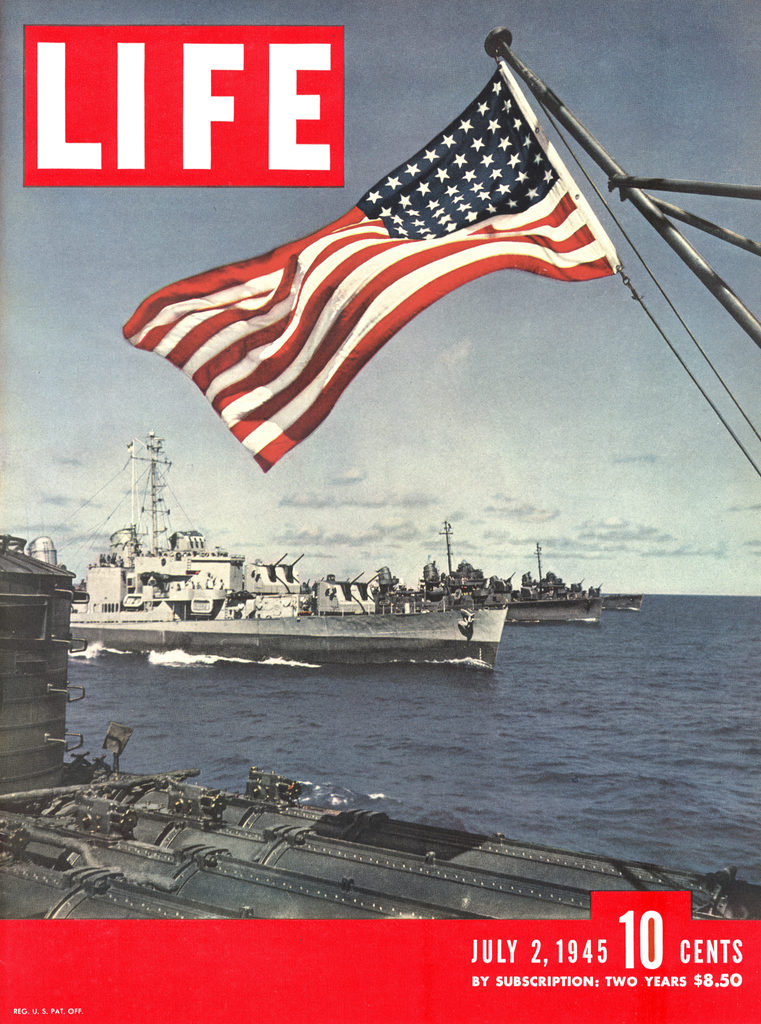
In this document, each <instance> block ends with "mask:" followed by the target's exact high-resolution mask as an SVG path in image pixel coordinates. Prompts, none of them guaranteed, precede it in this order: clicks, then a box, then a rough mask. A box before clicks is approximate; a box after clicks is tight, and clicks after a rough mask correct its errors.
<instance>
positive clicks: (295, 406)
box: [222, 240, 598, 450]
mask: <svg viewBox="0 0 761 1024" xmlns="http://www.w3.org/2000/svg"><path fill="white" fill-rule="evenodd" d="M585 249H586V250H591V252H590V253H589V255H592V256H593V258H598V253H597V250H596V248H595V246H594V245H593V244H590V245H589V246H587V247H585ZM584 253H585V250H577V251H576V254H575V256H576V257H578V256H580V255H581V256H583V255H584ZM495 255H496V256H504V255H509V256H537V255H538V256H539V258H541V259H542V260H544V261H545V262H551V263H553V264H554V265H556V266H558V267H561V268H562V267H566V266H569V265H574V266H575V265H576V263H577V262H578V260H577V259H576V258H574V260H573V261H569V260H568V259H567V258H566V254H555V253H548V251H547V250H546V249H544V248H542V247H537V246H536V245H534V244H532V243H526V242H514V243H509V242H506V241H505V240H499V241H496V242H492V243H489V242H485V243H482V244H481V245H480V246H479V247H478V248H477V249H468V250H465V251H463V252H458V253H453V254H451V255H449V256H444V257H442V258H441V259H439V260H437V261H436V262H435V263H434V264H433V265H431V264H426V265H424V266H422V267H419V268H417V269H416V270H414V271H413V272H411V273H410V274H407V275H405V276H404V277H402V278H401V279H400V280H398V281H396V282H394V283H393V284H392V285H390V286H389V287H388V288H386V289H384V290H383V291H382V292H381V293H380V294H379V295H378V296H377V297H376V298H375V299H374V301H373V302H372V303H371V304H370V306H369V307H368V309H367V310H366V311H365V313H364V315H363V316H362V318H361V319H360V320H359V321H358V323H357V324H356V325H355V326H354V328H353V329H352V330H351V331H350V332H349V334H348V335H347V337H346V339H345V341H344V342H343V344H342V345H341V347H340V349H339V350H338V351H337V352H336V353H335V354H334V356H333V357H332V358H331V359H330V361H329V362H328V363H327V364H326V366H325V367H324V368H323V370H322V371H321V372H320V373H319V374H318V376H317V377H316V378H315V379H314V380H313V381H312V382H310V384H308V385H307V386H306V387H305V388H304V390H303V391H301V392H300V393H299V394H298V395H297V396H296V397H295V398H294V399H292V400H291V401H290V402H289V403H288V404H287V405H286V406H284V407H283V409H281V410H279V411H278V412H277V413H275V415H274V416H273V417H271V422H275V423H277V424H278V426H279V428H280V430H281V432H287V430H288V428H289V427H290V426H291V425H292V424H293V423H294V422H295V421H296V420H297V419H299V417H300V416H302V415H303V414H304V413H305V412H306V411H307V410H308V409H309V408H310V407H311V406H312V405H313V404H314V402H315V401H316V400H317V399H318V398H319V396H320V394H321V392H322V391H323V390H324V388H325V387H326V386H327V385H328V384H329V383H330V381H331V380H332V379H333V377H334V376H335V374H336V373H337V372H338V370H339V369H340V368H341V366H343V364H344V363H345V362H346V360H347V358H348V357H349V356H350V355H351V354H352V353H353V352H354V350H355V348H356V346H357V345H358V344H360V343H361V341H362V339H363V338H364V337H365V336H366V335H367V334H368V332H369V331H370V330H372V329H373V327H375V326H376V325H377V324H378V323H379V322H380V321H381V320H382V319H383V318H384V317H385V316H387V315H388V313H389V312H390V311H391V310H394V309H395V308H396V307H397V306H398V305H401V304H403V303H404V302H405V301H407V300H408V299H409V298H410V297H411V296H413V295H415V294H416V293H417V292H418V291H420V290H421V289H423V288H425V287H426V286H428V285H430V284H431V283H432V282H434V281H436V280H439V279H440V278H442V277H446V276H447V275H448V274H451V273H453V272H455V271H456V270H459V269H460V268H462V267H465V266H468V265H471V264H473V263H478V262H480V261H481V260H483V259H488V258H489V257H490V256H495ZM548 257H560V258H550V259H548ZM376 275H377V270H370V272H369V276H368V280H367V282H366V284H368V285H370V286H372V278H374V277H375V276H376ZM355 290H356V288H355ZM322 333H323V331H322V330H320V328H319V326H318V327H316V328H315V332H314V334H315V335H317V334H320V335H322ZM301 369H303V363H302V364H301V365H298V366H295V365H294V364H291V365H290V366H289V367H288V368H287V370H286V371H285V372H284V373H283V374H281V376H280V377H278V378H277V380H276V381H272V382H271V383H270V384H269V385H268V390H269V391H270V392H272V393H273V394H276V393H277V392H279V391H281V390H283V389H284V388H285V387H287V386H288V385H289V384H290V383H292V381H293V380H294V379H295V377H296V376H297V375H298V373H299V372H300V370H301ZM255 395H256V393H253V394H252V395H246V396H243V397H241V398H240V399H238V400H236V401H235V402H232V403H231V404H230V405H229V406H228V407H227V408H226V409H224V410H223V412H222V416H223V419H224V421H225V422H226V423H227V425H228V426H230V427H231V426H233V425H234V424H235V423H237V422H239V421H240V420H241V419H242V418H243V417H244V416H245V415H246V414H247V413H249V412H252V411H254V410H255V409H256V408H257V406H258V405H259V404H260V401H258V400H254V396H255ZM254 433H256V431H255V432H254ZM267 443H269V441H268V442H267ZM256 450H260V449H256Z"/></svg>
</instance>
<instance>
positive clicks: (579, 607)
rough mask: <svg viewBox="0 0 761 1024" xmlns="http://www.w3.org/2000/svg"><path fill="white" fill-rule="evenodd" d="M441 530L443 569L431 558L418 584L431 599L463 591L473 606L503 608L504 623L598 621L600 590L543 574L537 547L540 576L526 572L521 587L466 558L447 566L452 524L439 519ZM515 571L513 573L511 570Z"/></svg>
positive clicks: (541, 623)
mask: <svg viewBox="0 0 761 1024" xmlns="http://www.w3.org/2000/svg"><path fill="white" fill-rule="evenodd" d="M440 534H441V535H442V536H444V537H445V539H446V552H447V569H448V571H447V572H440V571H439V569H438V568H437V566H436V563H435V562H429V563H428V564H427V565H426V566H425V568H424V570H423V585H424V587H425V589H426V594H428V595H429V596H431V597H433V598H435V597H440V596H443V595H445V594H449V595H451V594H457V595H465V596H466V598H467V599H468V600H469V601H472V602H473V604H474V606H476V607H483V608H489V607H503V606H504V608H505V609H506V616H505V624H506V625H507V624H508V623H509V624H514V623H522V624H529V625H545V624H557V623H563V622H573V623H593V624H598V625H599V622H600V613H601V611H602V607H603V603H602V598H601V596H600V589H599V588H594V587H590V588H589V589H588V590H582V587H581V583H571V584H570V585H569V584H566V583H565V582H564V581H563V580H562V579H561V578H560V577H559V576H556V575H555V573H553V572H547V573H546V574H545V575H542V549H541V547H540V545H539V544H537V545H536V557H537V562H538V566H539V578H538V580H535V579H534V578H533V576H532V575H531V573H530V572H525V573H524V574H523V577H522V579H521V585H520V587H515V586H513V581H512V580H513V578H512V576H510V577H509V578H508V579H500V578H499V577H498V576H490V577H488V579H487V577H486V575H485V574H484V572H483V571H482V570H481V569H476V568H475V567H474V566H472V565H471V564H470V562H467V561H464V560H463V561H461V562H460V563H459V564H458V565H457V568H453V567H452V547H451V544H450V538H451V536H452V526H451V524H450V523H448V522H444V527H443V529H442V530H441V531H440ZM513 575H514V574H513Z"/></svg>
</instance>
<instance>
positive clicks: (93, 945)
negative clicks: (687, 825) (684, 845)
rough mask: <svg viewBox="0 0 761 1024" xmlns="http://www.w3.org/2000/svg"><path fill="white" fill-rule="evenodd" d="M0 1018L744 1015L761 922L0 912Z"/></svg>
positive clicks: (652, 1018)
mask: <svg viewBox="0 0 761 1024" xmlns="http://www.w3.org/2000/svg"><path fill="white" fill-rule="evenodd" d="M0 935H2V943H1V944H0V945H1V947H2V949H1V950H0V953H1V957H0V958H1V959H2V965H1V966H0V981H1V982H2V984H1V985H0V989H1V993H0V1000H1V1001H2V1002H1V1003H0V1013H1V1015H2V1016H1V1017H0V1020H2V1021H3V1022H5V1021H11V1020H15V1021H20V1020H24V1019H27V1018H37V1020H38V1021H39V1019H40V1018H42V1017H47V1018H58V1019H62V1018H68V1019H80V1020H87V1021H90V1022H97V1024H101V1022H103V1021H106V1020H119V1021H130V1022H135V1024H138V1022H151V1024H154V1022H156V1021H168V1022H176V1021H190V1022H192V1024H201V1022H203V1024H217V1022H220V1024H222V1022H224V1024H238V1022H240V1024H244V1022H245V1024H250V1022H251V1021H256V1022H257V1024H269V1022H273V1024H274V1022H275V1021H277V1022H283V1021H286V1022H291V1021H309V1022H310V1024H322V1022H325V1024H328V1022H329V1024H342V1022H351V1024H357V1022H361V1024H375V1022H378V1024H381V1022H383V1024H395V1022H399V1024H411V1022H414V1024H426V1022H429V1021H430V1022H433V1021H447V1022H448V1021H470V1020H472V1021H478V1022H480V1024H488V1022H491V1021H495V1022H496V1021H505V1020H510V1022H511V1024H518V1022H523V1021H526V1022H529V1021H530V1022H531V1024H544V1022H550V1021H551V1022H553V1024H555V1022H557V1021H558V1020H566V1021H573V1022H574V1024H580V1022H587V1021H589V1022H592V1021H594V1022H595V1024H598V1022H599V1021H600V1020H611V1021H612V1020H615V1021H616V1022H617V1024H628V1022H640V1021H647V1022H648V1024H651V1022H661V1021H674V1022H683V1021H688V1020H689V1021H690V1022H691V1024H702V1022H705V1024H717V1022H727V1024H730V1022H731V1024H746V1022H747V1024H751V1022H756V1021H758V1020H759V1007H761V922H759V921H726V920H716V921H714V920H700V921H693V920H691V918H690V895H689V893H682V892H677V893H674V892H661V893H652V892H637V893H631V892H614V893H609V892H608V893H593V895H592V912H591V916H590V918H589V920H582V921H566V920H561V921H556V920H551V921H548V920H541V921H525V920H520V921H516V920H509V921H492V920H489V921H411V920H399V921H360V922H357V921H312V920H310V921H290V920H288V921H262V920H256V921H212V922H209V921H203V922H199V921H172V922H166V921H5V922H0Z"/></svg>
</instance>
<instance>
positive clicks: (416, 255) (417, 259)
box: [194, 235, 586, 422]
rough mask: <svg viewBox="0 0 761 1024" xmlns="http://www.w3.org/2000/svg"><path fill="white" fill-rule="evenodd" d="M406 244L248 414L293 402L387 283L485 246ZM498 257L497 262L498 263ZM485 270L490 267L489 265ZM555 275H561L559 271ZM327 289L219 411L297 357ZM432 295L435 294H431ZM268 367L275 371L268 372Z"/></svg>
mask: <svg viewBox="0 0 761 1024" xmlns="http://www.w3.org/2000/svg"><path fill="white" fill-rule="evenodd" d="M513 241H518V242H524V241H525V242H528V243H529V244H532V243H534V244H536V239H534V238H531V237H529V238H527V239H523V238H522V236H520V235H519V236H516V238H512V237H511V238H510V242H511V243H512V242H513ZM406 244H407V245H411V246H412V247H413V248H414V250H415V251H414V252H413V253H411V254H410V256H408V257H406V258H403V259H402V258H400V259H397V260H396V261H395V262H394V263H393V264H391V265H390V266H389V267H387V268H385V270H383V271H382V272H380V273H377V274H375V275H374V276H373V277H372V279H371V280H370V281H368V282H365V283H364V284H363V285H362V288H361V290H360V291H359V292H358V293H357V294H356V295H355V296H354V297H353V298H352V300H350V302H349V303H347V304H346V305H345V307H344V308H343V309H342V310H341V314H340V317H339V318H338V320H337V322H335V323H334V324H333V326H331V327H330V328H329V329H328V330H327V331H326V333H325V334H324V335H322V336H321V337H320V344H319V347H318V348H317V350H316V352H315V353H314V355H313V356H312V358H311V360H310V362H309V363H308V364H307V365H306V366H305V367H304V368H303V369H302V371H301V372H300V374H299V375H298V377H296V378H295V379H294V380H293V381H292V382H290V384H288V385H287V386H286V387H285V388H283V389H282V390H280V391H279V392H278V393H277V394H276V395H274V396H273V397H272V398H271V399H269V400H268V401H267V402H265V403H263V404H262V405H260V406H258V407H257V408H256V410H253V411H252V412H251V413H249V414H248V417H251V418H255V419H256V420H257V421H258V422H261V421H263V420H267V419H269V418H270V417H271V416H273V415H274V414H275V413H276V412H278V411H279V410H280V409H282V408H283V407H284V406H285V405H287V404H288V402H290V401H291V400H292V399H293V398H294V397H295V396H296V395H297V394H298V393H299V392H300V391H303V390H304V388H305V387H307V386H308V385H309V384H310V383H311V382H312V381H313V380H314V379H315V377H316V376H317V375H318V374H319V373H320V372H321V371H322V370H323V369H324V367H325V366H326V365H327V363H328V362H329V361H330V359H331V358H332V357H333V356H334V355H335V353H336V352H337V351H338V350H339V349H340V347H341V345H342V344H343V343H344V342H345V340H346V337H347V336H348V335H349V333H350V332H351V330H352V329H353V328H354V327H355V326H356V325H357V323H358V321H359V320H360V318H361V317H362V315H363V314H364V313H365V311H366V309H367V307H368V305H369V304H370V303H371V302H372V301H373V300H374V299H375V298H376V297H377V295H379V294H380V293H382V292H383V291H384V290H385V289H386V288H388V287H390V286H391V285H393V284H395V283H396V282H397V281H399V280H401V279H402V278H404V277H405V276H407V275H408V274H409V273H411V272H413V271H414V270H417V269H420V268H421V267H424V266H427V265H430V264H435V263H437V262H439V261H440V260H442V259H443V258H445V257H447V256H451V255H453V254H456V253H459V252H464V251H467V250H470V249H480V248H482V247H483V242H474V241H473V240H471V239H469V238H466V239H458V240H457V241H456V242H455V241H453V242H452V243H450V244H449V245H446V246H442V245H440V246H437V247H436V248H428V249H425V250H423V251H422V252H421V251H419V249H418V247H417V246H416V245H415V243H406ZM585 244H586V243H585ZM539 245H540V246H541V248H542V249H545V250H546V249H548V248H551V249H552V250H553V251H560V252H563V251H566V249H567V246H566V244H565V242H561V243H555V242H554V241H553V242H552V244H551V245H549V246H548V245H547V244H546V240H545V239H542V240H541V242H540V243H539ZM375 254H376V253H375V252H374V253H373V255H375ZM479 259H481V258H480V257H479ZM494 261H497V262H496V263H495V262H494ZM514 261H515V256H514V255H512V254H509V255H500V256H492V257H488V258H487V265H488V266H490V267H491V268H492V269H503V268H504V267H511V266H513V264H514ZM352 262H356V263H357V264H359V262H360V260H359V254H357V258H356V259H355V260H354V261H352ZM346 272H347V271H346V268H345V266H341V268H340V269H338V270H337V271H336V275H337V276H338V277H339V278H342V277H343V276H345V273H346ZM484 272H486V273H488V272H489V271H484ZM473 276H480V275H479V274H478V273H477V272H476V273H474V274H473V275H472V276H471V277H466V278H465V280H471V279H472V277H473ZM555 276H560V275H559V274H557V275H555ZM444 280H445V281H446V280H448V281H453V278H452V272H449V274H448V276H447V277H445V278H444ZM333 287H334V282H333V281H330V282H326V284H325V285H324V286H323V291H329V290H332V288H333ZM455 287H457V283H452V284H451V288H455ZM446 290H449V289H448V288H446V287H445V291H446ZM323 291H320V292H317V293H316V294H315V296H313V302H314V305H312V306H311V308H309V309H305V310H304V312H302V313H301V314H300V317H299V332H298V334H297V336H294V338H293V339H291V340H290V341H289V344H288V345H287V346H284V347H283V349H282V350H281V351H279V352H278V353H277V354H276V356H273V357H272V358H271V359H268V360H267V363H266V366H264V365H263V366H260V367H258V368H257V369H256V370H254V371H253V372H252V373H251V374H249V375H248V376H247V377H245V378H244V379H242V380H240V381H238V382H236V383H235V384H232V385H229V386H228V387H227V388H225V389H223V390H222V391H220V392H219V394H218V395H216V396H215V398H214V399H213V405H214V407H215V408H216V409H217V411H221V410H222V409H223V408H226V407H227V405H229V404H230V402H232V401H234V400H235V399H236V398H238V397H240V396H242V395H245V394H246V393H247V392H249V391H251V390H253V389H254V388H255V387H258V386H260V385H263V384H269V383H271V382H272V381H273V380H275V379H276V377H277V376H279V374H280V373H281V372H282V370H283V369H284V368H285V367H286V366H287V365H290V364H291V363H292V362H293V360H294V358H295V357H296V356H297V355H298V354H299V353H300V352H301V350H302V348H303V345H304V343H305V342H306V341H307V340H308V338H309V336H310V335H311V332H312V330H313V328H314V326H315V322H316V315H317V316H318V315H319V313H320V312H321V311H322V308H323V306H324V305H325V301H326V297H325V294H323ZM440 294H444V292H441V293H440ZM435 297H436V298H438V297H439V295H436V296H435ZM429 301H434V300H433V299H431V300H429ZM428 304H429V302H425V305H428ZM419 308H421V309H422V308H424V307H423V306H421V307H419ZM315 314H316V315H315ZM411 315H414V314H411ZM363 365H364V364H363ZM270 368H272V369H273V370H274V371H275V372H270ZM194 380H196V383H198V385H199V387H201V386H202V385H201V383H199V376H198V375H196V376H194ZM207 386H208V385H207ZM248 417H246V418H248Z"/></svg>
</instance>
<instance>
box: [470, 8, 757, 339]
mask: <svg viewBox="0 0 761 1024" xmlns="http://www.w3.org/2000/svg"><path fill="white" fill-rule="evenodd" d="M512 41H513V37H512V34H511V33H510V31H509V30H508V29H506V28H494V29H492V31H491V32H490V33H489V35H488V36H487V37H486V40H485V42H484V48H485V49H486V52H487V53H488V54H489V56H490V57H493V58H494V59H495V60H496V61H497V62H498V63H500V65H501V64H503V62H504V63H505V64H509V65H510V67H511V68H512V69H513V70H514V71H515V72H516V73H517V74H519V75H520V77H521V78H522V79H523V81H524V82H525V83H526V85H527V86H528V88H529V89H530V90H531V92H532V93H533V94H534V96H535V97H536V98H537V100H538V101H539V102H540V103H541V104H542V105H543V106H544V107H546V108H547V109H548V110H549V111H550V113H551V114H552V115H553V116H554V117H556V118H557V120H558V121H559V122H560V123H561V124H562V125H563V126H564V127H565V128H566V129H567V130H568V131H569V132H570V134H571V135H572V136H573V137H574V139H576V141H577V142H578V143H579V145H581V146H583V147H584V149H585V150H586V152H587V153H589V155H590V156H591V157H592V159H593V160H594V161H595V163H597V164H598V165H599V166H600V167H601V168H602V169H603V170H604V171H605V173H606V174H607V175H608V178H609V179H611V180H612V181H613V182H614V184H618V182H620V179H622V178H624V179H626V178H628V177H629V175H627V173H626V171H625V170H624V169H623V168H622V167H621V166H620V164H618V163H617V162H616V161H615V160H614V159H613V157H612V156H611V155H610V153H608V151H607V150H606V149H604V148H603V146H601V145H600V143H599V142H598V140H597V139H596V138H595V137H594V135H592V134H591V132H589V131H588V130H587V128H585V126H584V125H583V124H582V123H581V121H579V120H578V118H577V117H576V116H575V115H574V114H573V113H572V112H571V111H570V110H569V109H568V107H566V106H565V104H564V103H563V102H562V100H560V99H559V98H558V97H557V96H556V95H555V93H554V92H553V91H552V90H551V89H550V88H549V87H548V86H547V85H546V84H545V83H544V82H543V81H542V80H541V78H539V77H538V76H537V75H536V74H534V72H533V71H532V70H531V69H530V68H529V67H527V66H526V65H525V64H524V63H523V61H521V60H520V58H518V57H516V55H515V54H514V53H513V51H512V50H511V49H510V47H511V45H512ZM620 194H621V198H622V199H628V200H629V201H630V202H631V203H632V204H633V205H634V206H635V207H636V208H637V209H638V210H639V212H640V213H641V214H642V215H643V216H644V217H645V219H646V220H647V221H649V223H650V224H651V225H652V227H654V228H655V230H656V231H657V232H658V233H659V234H660V235H661V237H662V238H663V239H664V240H665V241H666V242H667V243H668V245H670V246H671V248H672V249H673V250H674V252H675V253H676V254H677V255H678V256H679V258H680V259H681V260H682V261H683V262H684V263H685V264H686V265H687V266H688V267H689V268H690V270H691V271H692V272H693V274H695V276H696V277H697V278H698V279H699V280H700V281H702V282H703V284H704V285H705V286H706V288H708V290H709V291H710V292H711V294H712V295H713V296H714V297H715V298H716V299H717V300H718V301H719V302H720V303H721V304H722V306H724V308H725V309H726V310H727V312H728V313H729V314H730V315H731V316H732V317H733V318H734V319H735V320H736V321H737V323H738V324H739V325H740V326H741V327H742V329H743V330H744V331H745V333H746V334H747V335H748V336H749V337H750V338H751V339H752V340H753V341H754V342H755V343H756V345H758V346H759V348H761V322H759V321H758V319H757V318H756V317H755V316H754V315H753V313H751V311H750V310H749V309H748V307H747V306H746V305H745V304H744V303H743V302H742V300H741V299H740V298H738V296H737V295H735V293H734V292H733V291H732V289H731V288H730V287H729V285H728V284H727V283H726V282H725V281H724V280H723V279H722V278H721V277H720V276H719V275H718V274H717V272H716V271H715V270H714V269H713V267H712V266H711V265H710V264H709V263H708V262H707V261H706V260H705V259H704V258H703V256H701V254H700V253H699V252H698V251H697V249H695V248H694V247H693V246H692V245H691V244H690V243H689V242H688V241H687V239H686V238H685V237H684V235H682V233H681V232H680V231H679V230H678V229H677V228H676V227H675V226H674V225H673V224H672V223H671V221H670V220H669V219H668V218H667V217H666V216H664V214H663V212H662V211H661V209H660V208H659V207H658V205H657V204H656V203H655V201H654V200H653V199H652V198H651V197H650V196H649V195H648V194H647V193H646V192H643V191H642V189H639V188H635V187H632V186H629V185H627V186H626V187H622V188H621V189H620Z"/></svg>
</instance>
